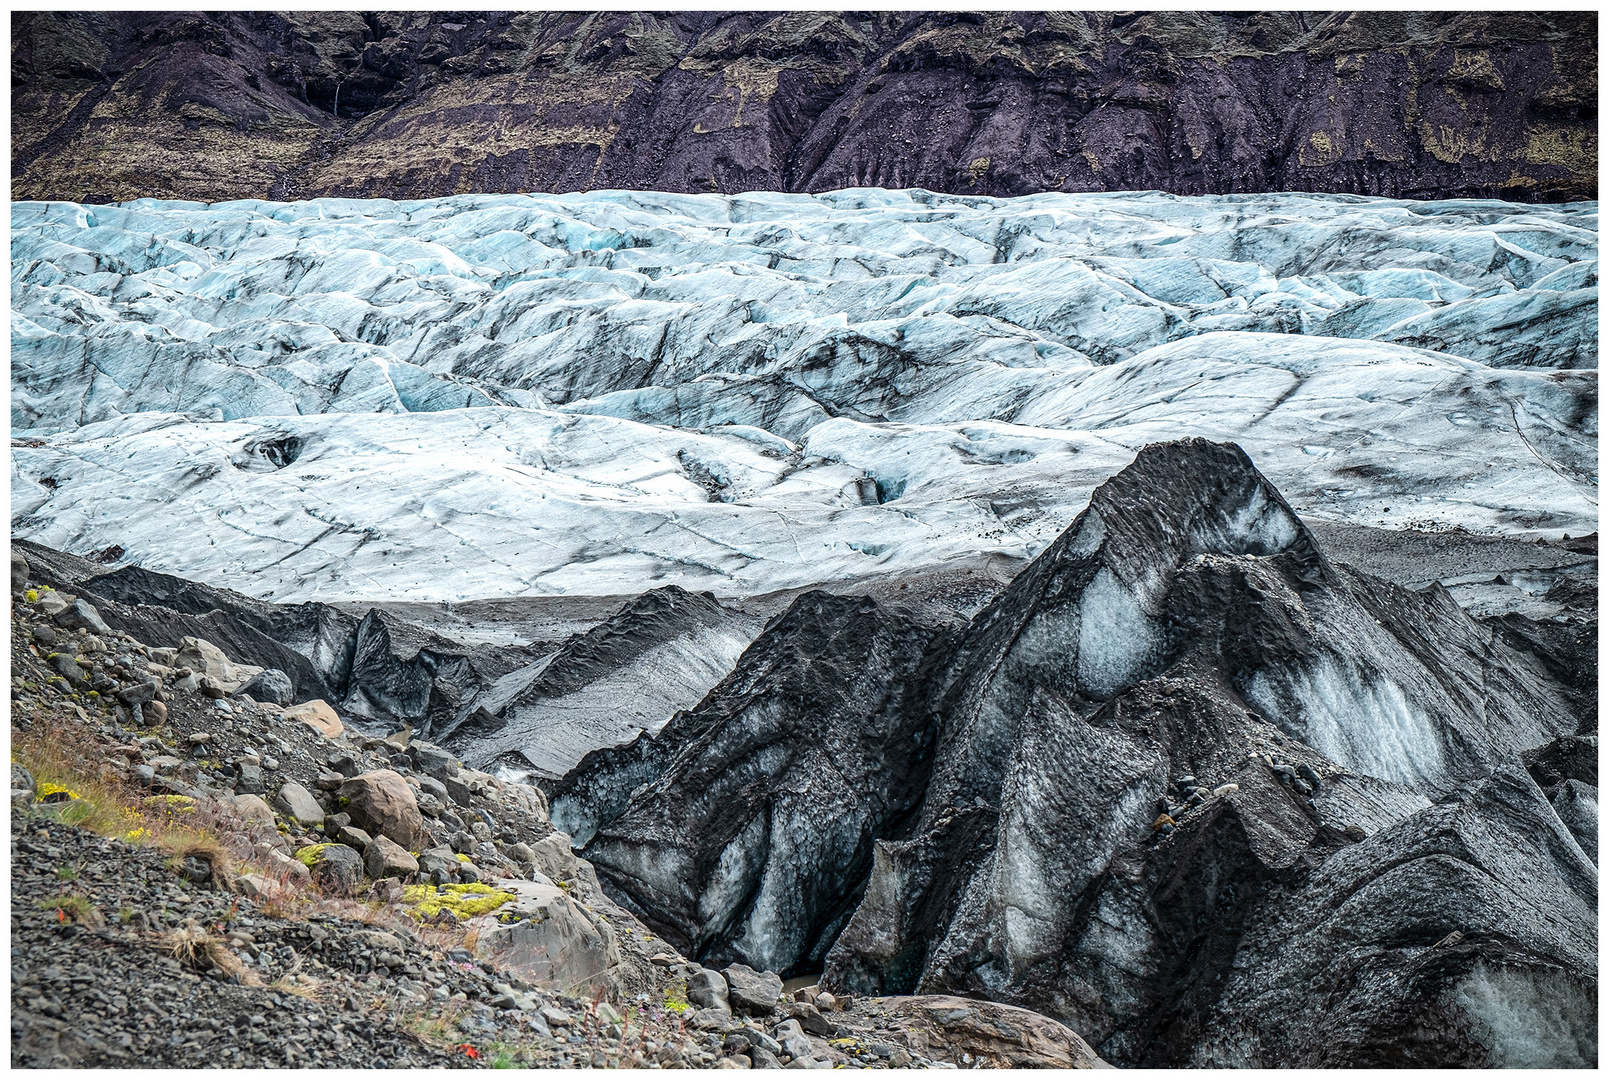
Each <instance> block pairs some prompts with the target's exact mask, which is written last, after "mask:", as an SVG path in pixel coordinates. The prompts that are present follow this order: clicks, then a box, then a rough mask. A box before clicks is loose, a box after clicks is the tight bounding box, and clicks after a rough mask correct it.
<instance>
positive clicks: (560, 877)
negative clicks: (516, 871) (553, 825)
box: [530, 831, 579, 881]
mask: <svg viewBox="0 0 1609 1080" xmlns="http://www.w3.org/2000/svg"><path fill="white" fill-rule="evenodd" d="M530 850H531V865H532V867H533V868H534V869H536V870H537V871H539V872H540V873H542V874H543V875H545V876H546V877H547V878H549V879H550V880H552V881H573V880H575V877H576V873H577V871H578V867H579V864H578V862H577V861H576V857H575V852H574V851H573V850H572V849H571V847H570V838H569V837H568V836H566V835H565V834H564V833H561V832H558V831H554V832H550V833H548V834H547V835H546V836H544V837H543V838H542V839H540V840H538V841H537V842H536V843H534V844H531V845H530Z"/></svg>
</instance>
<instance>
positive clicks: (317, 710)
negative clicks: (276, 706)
mask: <svg viewBox="0 0 1609 1080" xmlns="http://www.w3.org/2000/svg"><path fill="white" fill-rule="evenodd" d="M279 715H280V718H281V719H282V720H297V721H300V722H301V723H304V724H306V725H307V726H308V727H310V728H312V729H313V730H314V731H316V732H318V733H319V734H320V735H322V736H324V737H325V738H326V739H334V738H337V737H339V736H340V734H341V732H343V731H344V730H346V729H345V726H344V725H343V724H342V723H341V718H340V717H339V716H337V715H336V712H335V710H334V709H332V708H330V705H329V703H328V702H326V701H323V700H322V699H319V698H314V699H313V700H312V701H304V702H302V703H301V704H300V705H292V706H290V707H289V708H287V709H285V710H283V711H282V712H281V713H280V714H279Z"/></svg>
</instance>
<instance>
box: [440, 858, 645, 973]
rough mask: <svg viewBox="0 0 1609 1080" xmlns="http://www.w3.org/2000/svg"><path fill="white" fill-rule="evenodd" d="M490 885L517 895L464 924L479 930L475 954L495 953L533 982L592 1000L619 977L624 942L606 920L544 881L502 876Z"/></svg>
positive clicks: (504, 965) (507, 966)
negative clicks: (493, 909)
mask: <svg viewBox="0 0 1609 1080" xmlns="http://www.w3.org/2000/svg"><path fill="white" fill-rule="evenodd" d="M492 885H493V886H494V887H495V888H496V889H498V890H500V891H505V892H510V893H513V894H514V899H513V900H512V901H510V902H509V903H507V904H505V905H503V906H502V907H501V908H499V909H498V910H497V911H495V912H492V913H490V914H486V915H478V916H475V917H474V918H472V919H469V920H468V921H467V922H466V923H465V926H466V928H467V929H472V930H474V931H475V943H474V949H475V955H476V956H477V957H480V958H483V959H485V958H491V957H496V959H497V963H498V965H499V966H500V967H501V968H502V969H503V970H504V971H506V972H508V973H510V974H512V975H515V976H517V977H519V978H520V979H523V980H524V981H525V982H527V983H530V984H532V985H536V986H553V987H559V988H562V989H563V990H564V992H565V993H567V994H571V995H573V996H576V997H584V998H588V999H590V998H593V997H594V996H595V995H596V994H597V993H598V992H599V991H602V990H604V989H606V988H607V987H609V986H610V985H612V983H613V982H614V981H615V980H616V979H617V977H618V976H617V974H616V969H618V968H619V966H620V946H619V942H618V940H617V938H616V935H615V931H614V929H613V927H611V926H610V925H609V922H608V920H607V919H604V918H603V917H602V916H600V915H598V914H597V913H596V912H593V911H591V910H589V909H587V908H585V907H582V906H581V905H580V904H577V903H576V902H575V901H574V900H572V899H571V898H570V897H569V896H568V895H567V894H566V893H565V891H564V890H563V889H560V888H557V887H556V886H554V885H551V884H548V883H545V882H536V881H517V880H514V879H510V878H501V879H498V880H495V881H493V882H492Z"/></svg>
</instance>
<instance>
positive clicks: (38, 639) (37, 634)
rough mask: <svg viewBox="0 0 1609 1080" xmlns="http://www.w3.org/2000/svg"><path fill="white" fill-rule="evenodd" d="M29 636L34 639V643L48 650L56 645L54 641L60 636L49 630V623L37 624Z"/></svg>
mask: <svg viewBox="0 0 1609 1080" xmlns="http://www.w3.org/2000/svg"><path fill="white" fill-rule="evenodd" d="M29 636H31V637H32V638H33V639H34V641H35V643H37V644H39V645H43V646H45V647H46V648H49V647H50V646H52V645H54V644H56V640H57V638H58V637H59V636H60V635H58V634H57V633H56V631H54V630H52V629H51V628H50V624H49V623H39V624H38V625H37V626H35V627H34V628H33V629H32V630H31V631H30V632H29Z"/></svg>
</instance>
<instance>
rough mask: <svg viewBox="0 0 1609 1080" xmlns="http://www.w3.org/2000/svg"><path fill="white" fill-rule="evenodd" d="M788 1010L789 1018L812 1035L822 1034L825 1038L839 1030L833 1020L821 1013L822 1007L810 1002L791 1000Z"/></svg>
mask: <svg viewBox="0 0 1609 1080" xmlns="http://www.w3.org/2000/svg"><path fill="white" fill-rule="evenodd" d="M787 1010H788V1018H789V1019H790V1020H792V1021H793V1022H794V1023H795V1024H798V1025H799V1027H801V1028H802V1029H804V1030H805V1031H807V1032H809V1033H810V1034H812V1035H820V1036H822V1037H823V1038H825V1037H828V1036H831V1035H833V1034H835V1033H836V1032H837V1030H838V1029H837V1028H836V1027H834V1025H833V1022H832V1021H831V1020H828V1019H827V1018H826V1017H825V1016H823V1015H822V1014H821V1010H820V1009H818V1008H816V1006H815V1005H814V1004H811V1003H809V1002H803V1001H793V1002H789V1003H788V1005H787Z"/></svg>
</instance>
